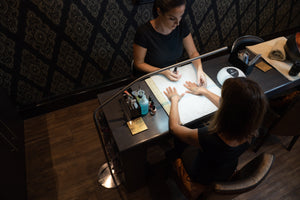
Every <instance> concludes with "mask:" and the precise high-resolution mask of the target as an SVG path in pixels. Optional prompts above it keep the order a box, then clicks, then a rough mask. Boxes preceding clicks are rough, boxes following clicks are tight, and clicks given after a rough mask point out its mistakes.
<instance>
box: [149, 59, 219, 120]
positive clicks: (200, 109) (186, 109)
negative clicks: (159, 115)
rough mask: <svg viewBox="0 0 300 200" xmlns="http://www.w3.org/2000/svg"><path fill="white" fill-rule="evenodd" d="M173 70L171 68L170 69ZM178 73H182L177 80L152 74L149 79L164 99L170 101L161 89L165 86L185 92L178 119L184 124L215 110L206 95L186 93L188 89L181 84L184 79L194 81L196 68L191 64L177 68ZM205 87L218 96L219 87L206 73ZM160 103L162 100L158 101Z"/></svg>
mask: <svg viewBox="0 0 300 200" xmlns="http://www.w3.org/2000/svg"><path fill="white" fill-rule="evenodd" d="M171 70H173V69H171ZM177 71H178V73H180V74H182V77H181V79H180V80H179V81H177V82H173V81H170V80H169V79H167V78H166V77H165V76H163V75H160V74H159V75H154V76H152V77H151V79H152V80H153V81H154V83H155V84H156V86H157V87H158V89H159V91H160V92H161V93H162V94H163V96H164V97H165V99H166V100H167V101H168V102H169V103H170V101H169V100H168V98H167V97H166V96H165V94H164V93H163V91H166V88H167V87H170V86H171V87H175V88H176V90H177V92H178V93H179V94H182V93H185V95H184V96H183V98H182V99H181V100H180V101H179V105H178V110H179V116H180V121H181V123H182V124H186V123H188V122H191V121H193V120H196V119H199V118H201V117H203V116H205V115H208V114H210V113H212V112H215V111H216V110H217V107H216V106H215V105H214V104H213V103H212V102H211V101H210V100H208V99H207V98H206V97H204V96H199V95H193V94H190V93H186V91H187V90H188V89H187V88H185V87H184V86H183V85H184V83H185V82H186V81H191V82H196V70H195V68H194V67H193V65H192V64H189V65H186V66H183V67H179V68H177ZM206 80H207V89H208V90H209V91H211V92H213V93H215V94H217V95H219V96H220V94H221V90H220V88H219V87H218V86H217V85H216V84H215V83H214V82H213V81H212V80H211V79H210V78H209V76H207V75H206ZM160 103H162V102H160Z"/></svg>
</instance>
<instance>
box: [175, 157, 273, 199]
mask: <svg viewBox="0 0 300 200" xmlns="http://www.w3.org/2000/svg"><path fill="white" fill-rule="evenodd" d="M273 161H274V155H272V154H269V153H261V154H260V155H258V156H256V157H255V158H253V159H252V160H250V161H249V162H248V163H247V164H245V165H244V166H243V167H242V168H241V169H240V170H237V171H236V173H235V174H234V175H233V177H232V178H231V180H230V181H223V182H214V183H212V184H211V185H209V186H204V185H200V184H198V183H193V185H194V189H193V192H192V191H190V190H188V189H187V188H186V187H185V184H184V181H185V180H187V177H185V176H184V175H183V176H182V177H179V176H178V175H176V176H175V181H176V183H177V185H178V188H179V189H180V191H181V192H182V193H183V194H184V196H185V197H186V198H184V199H197V200H228V199H233V198H234V197H236V196H238V195H239V194H241V193H244V192H247V191H250V190H252V189H254V188H255V187H256V186H257V185H259V184H260V183H261V182H262V181H263V179H264V178H265V177H266V176H267V174H268V173H269V171H270V169H271V166H272V164H273ZM177 174H178V173H177ZM183 174H184V173H183ZM197 188H198V189H197ZM196 190H200V191H202V190H204V191H205V192H204V193H202V194H201V195H200V196H199V197H198V198H197V197H193V196H194V195H193V194H192V193H194V194H196V193H197V191H196Z"/></svg>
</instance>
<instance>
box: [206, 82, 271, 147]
mask: <svg viewBox="0 0 300 200" xmlns="http://www.w3.org/2000/svg"><path fill="white" fill-rule="evenodd" d="M221 93H222V94H221V99H220V107H219V109H218V111H217V112H216V114H215V115H214V117H213V119H212V121H211V123H210V127H209V129H210V131H213V132H217V133H222V134H223V135H224V137H225V138H227V139H229V140H238V141H242V140H244V139H248V138H249V137H250V136H252V135H253V134H254V133H255V132H256V131H257V129H258V128H259V126H260V124H261V122H262V120H263V117H264V114H265V112H266V109H267V100H266V97H265V95H264V93H263V92H262V90H261V88H260V87H259V85H258V84H257V83H256V82H254V81H252V80H250V79H247V78H230V79H227V80H226V81H225V82H224V84H223V87H222V92H221Z"/></svg>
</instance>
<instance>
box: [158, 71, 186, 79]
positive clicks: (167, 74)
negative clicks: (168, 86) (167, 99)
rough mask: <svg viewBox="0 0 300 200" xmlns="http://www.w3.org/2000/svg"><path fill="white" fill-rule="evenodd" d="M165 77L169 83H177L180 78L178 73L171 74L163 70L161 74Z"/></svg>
mask: <svg viewBox="0 0 300 200" xmlns="http://www.w3.org/2000/svg"><path fill="white" fill-rule="evenodd" d="M161 74H163V75H164V76H165V77H167V78H168V79H169V80H170V81H178V80H179V79H180V78H181V74H179V73H178V72H173V71H171V70H165V71H163V72H161Z"/></svg>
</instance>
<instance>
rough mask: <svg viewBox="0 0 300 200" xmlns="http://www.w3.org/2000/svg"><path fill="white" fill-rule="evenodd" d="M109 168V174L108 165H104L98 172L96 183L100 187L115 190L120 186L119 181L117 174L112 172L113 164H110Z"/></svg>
mask: <svg viewBox="0 0 300 200" xmlns="http://www.w3.org/2000/svg"><path fill="white" fill-rule="evenodd" d="M110 166H111V169H112V170H111V172H110V170H109V166H108V163H104V164H103V165H102V166H101V167H100V169H99V172H98V183H99V184H100V185H102V186H103V187H105V188H116V187H118V186H119V185H120V184H121V181H120V179H119V177H118V174H117V173H116V171H115V170H114V166H113V164H112V163H111V162H110ZM112 175H113V176H114V178H115V181H114V180H113V177H112Z"/></svg>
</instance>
